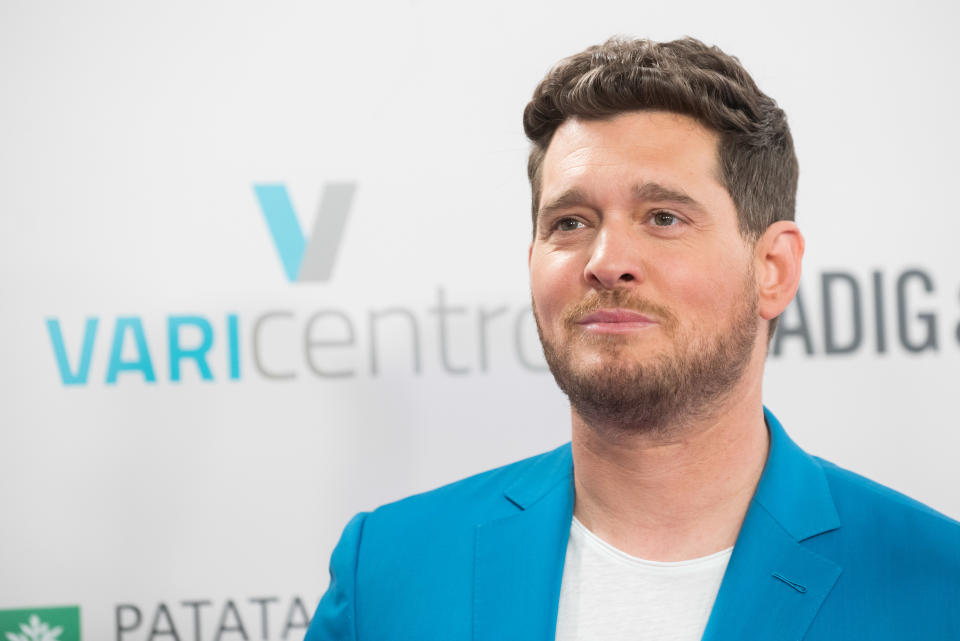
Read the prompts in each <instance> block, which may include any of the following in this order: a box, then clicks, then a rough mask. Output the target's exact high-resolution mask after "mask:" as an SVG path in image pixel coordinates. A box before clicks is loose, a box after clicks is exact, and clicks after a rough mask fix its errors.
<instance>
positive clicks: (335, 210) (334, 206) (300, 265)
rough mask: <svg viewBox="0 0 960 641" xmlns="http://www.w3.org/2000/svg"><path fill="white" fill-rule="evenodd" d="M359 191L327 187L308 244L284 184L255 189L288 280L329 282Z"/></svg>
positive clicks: (343, 186)
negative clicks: (341, 239)
mask: <svg viewBox="0 0 960 641" xmlns="http://www.w3.org/2000/svg"><path fill="white" fill-rule="evenodd" d="M356 188H357V186H356V184H355V183H327V184H325V185H324V186H323V196H322V197H321V198H320V208H319V209H318V210H317V217H316V220H315V221H314V223H313V232H312V233H311V235H310V242H309V244H308V243H307V241H306V238H305V237H304V235H303V231H302V230H301V229H300V223H299V222H297V214H296V212H294V210H293V205H292V204H291V202H290V197H289V196H288V195H287V188H286V187H285V186H284V185H283V184H258V185H254V186H253V191H254V192H255V193H256V195H257V200H258V201H259V203H260V210H261V211H262V212H263V217H264V218H265V219H266V221H267V227H268V228H269V229H270V235H271V236H272V237H273V244H274V245H275V246H276V248H277V253H278V254H280V261H281V262H282V263H283V269H284V271H285V272H286V273H287V280H289V281H290V282H301V283H302V282H308V281H312V282H323V281H326V280H329V279H330V276H331V274H332V273H333V266H334V263H335V262H336V259H337V250H338V249H339V248H340V238H341V237H342V236H343V228H344V226H345V225H346V222H347V213H349V211H350V204H351V203H352V202H353V194H354V192H355V191H356Z"/></svg>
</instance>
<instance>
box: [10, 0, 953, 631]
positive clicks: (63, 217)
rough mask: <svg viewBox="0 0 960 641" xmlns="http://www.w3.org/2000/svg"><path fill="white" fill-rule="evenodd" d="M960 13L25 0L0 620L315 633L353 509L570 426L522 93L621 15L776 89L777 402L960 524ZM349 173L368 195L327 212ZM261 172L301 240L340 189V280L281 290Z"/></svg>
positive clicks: (828, 453)
mask: <svg viewBox="0 0 960 641" xmlns="http://www.w3.org/2000/svg"><path fill="white" fill-rule="evenodd" d="M956 24H957V10H956V9H955V8H954V7H953V6H952V5H949V4H948V3H940V2H919V3H914V4H913V5H912V6H911V7H910V8H907V6H906V5H904V4H903V3H896V4H895V3H882V2H881V3H877V2H870V3H867V2H860V3H835V2H833V3H793V4H790V5H783V6H776V5H772V4H771V3H769V2H759V1H758V2H725V3H716V2H707V1H702V2H701V1H693V0H690V1H686V2H682V1H677V2H672V3H637V2H626V1H617V2H613V1H610V2H597V3H594V4H593V5H590V8H589V9H588V8H586V5H584V4H583V3H565V2H557V1H556V0H554V1H552V2H549V3H548V2H530V3H517V2H484V3H471V4H455V3H449V2H439V1H432V0H431V1H427V0H408V1H406V2H377V3H336V4H334V3H315V2H303V3H293V2H280V3H271V4H267V3H256V2H242V3H241V2H167V3H162V4H161V3H155V4H147V3H129V2H86V3H71V2H63V1H60V2H47V3H33V2H13V1H10V0H5V1H4V2H2V3H0V87H2V94H0V95H2V97H3V99H2V101H0V181H2V182H0V185H2V190H0V269H2V271H0V293H2V301H3V303H2V314H0V354H2V360H0V390H2V403H0V457H2V458H0V461H2V465H0V514H2V515H3V518H2V520H0V614H2V611H3V610H11V609H29V608H33V607H37V606H78V607H79V608H80V612H81V619H82V628H83V637H84V638H85V639H87V640H89V641H94V640H96V641H99V640H101V639H102V640H116V641H121V640H124V641H156V640H158V639H166V640H170V639H172V640H173V641H191V640H193V641H221V640H223V641H237V640H243V641H247V640H248V639H251V640H252V639H263V640H265V641H266V640H269V641H281V640H282V641H286V640H287V639H299V638H300V636H301V635H302V633H303V625H305V623H306V616H308V615H309V614H310V613H312V611H313V608H314V607H315V605H316V602H317V599H318V598H319V596H320V595H321V594H322V592H323V590H324V589H325V587H326V584H327V573H326V565H327V561H328V559H329V554H330V552H331V549H332V547H333V544H334V543H335V541H336V539H337V537H338V536H339V533H340V530H341V529H342V527H343V525H344V524H345V523H346V522H347V520H348V519H349V517H350V516H351V515H352V514H354V513H355V512H357V511H359V510H364V509H370V508H373V507H375V506H377V505H379V504H381V503H384V502H386V501H389V500H392V499H395V498H398V497H401V496H404V495H407V494H410V493H413V492H417V491H421V490H425V489H429V488H431V487H434V486H437V485H439V484H442V483H445V482H448V481H451V480H454V479H457V478H461V477H463V476H466V475H468V474H470V473H473V472H477V471H480V470H482V469H486V468H489V467H492V466H495V465H499V464H503V463H506V462H508V461H511V460H515V459H517V458H520V457H523V456H526V455H530V454H533V453H536V452H539V451H542V450H545V449H548V448H551V447H554V446H556V445H557V444H559V443H561V442H563V441H565V440H567V438H568V436H567V433H568V412H567V408H566V406H565V402H564V400H565V399H564V398H563V397H562V395H561V394H560V393H559V392H558V391H557V390H556V389H555V387H554V384H553V382H552V380H551V378H550V376H549V375H548V374H545V373H544V372H543V371H542V360H541V358H542V357H541V356H540V355H539V351H538V348H537V345H536V342H535V340H536V339H535V334H534V331H533V328H532V323H531V322H530V318H529V316H528V315H527V314H526V312H525V310H526V307H527V302H526V301H527V299H528V289H527V275H526V248H527V243H528V241H529V234H530V231H529V224H530V223H529V214H528V211H529V209H528V208H529V204H528V186H527V184H526V178H525V161H526V152H527V143H526V140H525V139H524V137H523V133H522V128H521V125H520V115H521V112H522V109H523V106H524V105H525V103H526V101H527V99H528V97H529V95H530V93H531V92H532V90H533V87H534V86H535V84H536V83H537V81H538V80H539V79H540V77H541V76H542V75H543V73H544V72H545V71H546V70H547V68H548V67H549V66H550V65H551V64H552V63H553V62H554V61H556V60H557V59H559V58H560V57H563V56H565V55H568V54H571V53H573V52H576V51H579V50H581V49H583V48H584V47H586V46H588V45H590V44H594V43H597V42H599V41H602V40H604V39H606V38H607V37H608V36H610V35H613V34H615V33H623V34H629V35H638V36H648V37H652V38H655V39H671V38H674V37H678V36H682V35H687V34H689V35H693V36H695V37H698V38H700V39H702V40H705V41H707V42H710V43H715V44H718V45H720V46H721V47H723V48H724V49H725V50H727V51H728V52H730V53H733V54H734V55H737V56H738V57H740V59H741V60H742V61H743V62H744V64H745V65H746V66H747V68H748V69H749V70H750V71H751V72H752V73H753V74H754V76H755V78H756V79H757V81H758V83H759V84H760V86H761V88H763V89H764V90H765V91H766V92H767V93H769V94H770V95H772V96H773V97H774V98H775V99H777V101H778V102H779V103H780V104H781V105H782V106H783V107H784V109H785V110H786V111H787V113H788V115H789V118H790V122H791V124H792V128H793V132H794V138H795V140H796V145H797V151H798V155H799V158H800V165H801V183H800V193H799V206H798V221H799V223H800V225H801V227H802V229H803V230H804V232H805V234H806V237H807V243H808V245H807V247H808V252H807V258H806V262H805V276H804V284H803V296H804V300H803V302H804V312H805V316H806V321H807V327H808V329H809V333H810V339H811V348H812V352H813V353H812V354H807V353H806V352H805V349H804V341H803V339H802V338H800V337H799V336H787V337H785V338H784V341H783V343H782V346H781V347H782V353H781V354H780V355H779V356H775V357H771V360H770V363H769V365H768V374H767V381H766V402H767V404H768V406H770V407H771V408H772V409H773V410H774V412H775V413H777V414H778V416H779V417H780V419H781V420H782V421H783V422H784V424H785V425H786V427H787V428H788V430H789V431H790V433H791V434H792V436H793V437H794V439H795V440H797V441H798V442H799V443H800V444H801V445H802V446H804V447H805V448H807V449H808V450H810V451H812V452H814V453H817V454H819V455H821V456H824V457H826V458H828V459H831V460H833V461H835V462H836V463H838V464H840V465H842V466H844V467H849V468H851V469H854V470H856V471H858V472H860V473H862V474H865V475H867V476H870V477H872V478H874V479H876V480H878V481H880V482H882V483H884V484H887V485H890V486H892V487H893V488H895V489H898V490H900V491H903V492H906V493H908V494H910V495H912V496H914V497H916V498H918V499H920V500H922V501H924V502H926V503H928V504H930V505H931V506H933V507H935V508H937V509H939V510H941V511H943V512H945V513H946V514H948V515H950V516H952V517H954V518H957V517H960V493H958V491H957V487H958V483H960V472H958V471H957V467H956V463H955V461H956V452H957V451H958V448H960V420H958V418H957V409H956V398H957V393H958V380H960V335H958V334H960V327H958V325H960V257H958V252H957V240H958V238H960V217H958V216H957V213H956V212H955V196H954V194H953V191H954V189H955V185H956V174H957V172H958V169H960V162H958V160H957V153H956V149H957V148H958V146H960V121H958V119H957V118H956V116H955V114H956V113H957V112H958V110H960V91H958V86H960V83H958V81H957V74H956V69H957V64H958V62H960V45H958V44H957V42H958V41H957V39H956V38H955V33H954V32H955V26H956ZM330 183H350V184H353V185H354V186H355V192H354V196H353V199H352V201H350V202H349V206H348V207H342V208H341V209H340V210H338V212H339V213H338V212H331V210H330V209H329V208H328V209H322V208H321V209H320V215H318V208H319V207H320V203H321V199H322V196H323V194H324V193H325V185H328V184H330ZM255 185H272V186H273V187H274V188H279V186H280V185H282V186H283V187H284V188H285V190H286V191H285V193H286V194H287V195H288V196H289V201H290V204H291V206H292V208H293V210H294V211H295V213H296V217H297V220H299V226H300V227H301V228H302V230H303V232H302V233H303V234H304V235H305V236H306V237H307V239H309V238H310V237H311V233H312V230H313V229H314V227H315V225H324V226H329V227H330V228H331V229H332V228H334V227H335V226H336V225H335V221H336V218H337V216H338V215H339V216H341V217H343V215H345V218H344V227H343V234H342V237H341V238H340V242H339V244H336V243H335V245H336V246H335V247H332V246H331V247H326V248H320V249H323V250H324V251H325V252H327V253H326V255H327V256H328V257H333V258H335V261H334V263H333V272H332V276H331V278H329V279H328V280H326V281H323V282H290V281H289V280H288V278H287V275H286V274H285V272H284V266H283V263H282V262H281V255H280V253H278V250H277V246H276V245H275V243H274V240H273V238H272V237H271V234H270V232H269V230H268V226H267V223H266V219H265V215H264V212H263V210H262V209H261V206H260V203H259V202H258V199H257V197H256V194H255V191H254V186H255ZM328 189H330V188H329V187H328ZM279 193H283V192H279ZM325 229H326V228H321V233H320V234H319V235H320V236H321V237H324V238H326V237H328V236H327V234H326V232H325ZM294 235H295V234H294ZM333 235H334V236H335V234H333ZM317 247H318V246H314V245H308V253H309V250H310V249H316V248H317ZM320 249H316V251H320ZM333 249H336V250H337V251H336V255H335V256H333V253H332V252H333ZM289 251H290V250H289V248H288V249H287V252H288V253H289ZM835 272H842V273H844V274H847V275H848V276H849V278H833V280H832V281H831V282H832V283H833V284H832V285H830V286H829V287H830V289H829V292H830V294H831V296H832V298H831V301H832V303H831V315H830V317H829V319H826V320H825V318H824V315H823V312H822V309H823V302H822V295H823V290H824V286H823V279H822V277H823V275H824V274H825V273H835ZM875 272H877V273H879V274H880V276H879V280H880V281H881V287H880V288H879V291H880V292H881V294H880V296H879V302H878V296H877V294H876V291H875V289H874V278H875V277H874V273H875ZM905 273H906V274H907V275H906V276H903V278H902V281H900V287H899V290H900V293H899V298H898V279H900V278H901V276H902V275H903V274H905ZM828 279H829V276H828ZM851 282H853V283H855V284H856V285H857V288H858V290H859V305H860V308H861V314H860V317H861V323H862V327H863V330H862V335H861V339H860V342H859V345H855V344H854V343H855V340H854V339H855V338H856V336H855V331H854V328H853V323H854V321H855V313H854V310H855V304H854V298H853V294H852V286H851ZM927 290H931V291H927ZM440 297H442V298H443V301H442V302H441V301H440ZM898 301H902V302H900V303H898ZM898 304H899V305H900V307H902V309H903V314H902V315H903V319H902V320H903V322H902V323H901V322H900V319H899V318H898V309H899V307H898ZM878 307H879V309H880V310H881V313H880V316H881V317H882V319H883V323H882V324H883V326H884V331H883V332H878V330H877V322H876V318H877V315H878V312H877V309H878ZM318 313H319V314H321V315H320V316H319V318H316V319H314V320H311V318H312V317H313V316H314V315H315V314H318ZM931 317H932V318H933V319H934V320H932V321H931V320H929V319H930V318H931ZM89 319H95V322H96V326H95V331H93V330H91V329H90V328H91V327H92V326H93V322H92V321H90V322H88V320H89ZM230 319H233V320H230ZM798 319H799V316H798V310H797V309H796V308H794V309H792V310H790V312H789V313H788V315H787V318H786V319H785V320H784V324H785V326H796V325H797V323H798V322H799V320H798ZM258 321H259V323H258ZM177 323H180V324H181V327H180V329H179V330H174V331H171V325H176V324H177ZM931 323H934V324H935V327H934V330H935V331H934V332H933V333H932V334H929V335H928V332H927V330H928V329H929V327H930V324H931ZM828 325H829V328H828V327H827V326H828ZM901 325H903V331H904V333H905V337H904V338H901V337H900V326H901ZM231 328H233V329H231ZM85 329H86V330H88V331H87V332H86V333H85ZM828 331H831V332H832V336H833V340H834V343H835V348H843V346H844V345H852V347H851V350H850V351H849V352H846V353H827V349H826V338H825V333H826V332H828ZM414 332H416V337H417V338H416V341H415V340H414V338H413V336H414ZM171 335H172V338H171ZM305 335H306V336H308V337H307V338H305ZM118 336H119V338H117V337H118ZM141 336H142V343H138V341H137V338H138V337H141ZM878 336H882V337H883V339H882V342H883V349H882V350H881V348H879V347H878ZM931 336H932V337H933V338H931ZM85 337H86V340H87V341H88V343H89V368H88V369H86V370H85V369H84V367H83V362H82V361H83V359H82V353H83V348H84V341H85ZM207 339H209V345H206V344H205V341H206V340H207ZM58 340H59V341H60V342H61V343H62V346H63V354H62V355H61V357H60V358H58V356H57V343H58ZM171 341H172V342H173V343H174V346H173V351H174V352H175V353H176V350H177V349H179V350H180V351H183V352H187V356H186V357H185V358H180V359H174V361H176V362H178V363H179V364H180V373H179V376H176V375H174V374H173V373H172V372H171V365H172V362H171V357H170V354H171ZM306 341H309V342H312V343H315V344H314V345H312V346H308V345H306V344H305V342H306ZM324 341H326V342H325V343H324ZM905 343H906V344H907V345H913V346H914V349H917V348H918V347H924V346H926V347H925V348H923V349H922V350H921V351H911V350H910V349H909V348H908V347H906V346H905ZM178 346H179V347H178ZM206 347H208V348H209V349H208V350H207V351H205V352H204V351H203V349H204V348H206ZM196 349H201V352H202V354H201V356H199V357H197V358H191V357H190V350H196ZM194 356H196V352H194ZM418 359H419V372H417V371H416V370H417V369H418V368H417V360H418ZM373 361H375V366H374V364H373ZM111 363H112V369H113V370H114V372H113V373H114V374H115V376H114V377H113V378H115V380H114V382H112V383H110V382H107V381H108V378H110V374H111ZM201 363H203V364H206V366H207V368H208V369H209V376H208V377H207V378H206V379H205V378H204V376H203V374H204V371H203V367H202V366H201ZM314 368H316V369H319V370H320V371H321V372H325V373H326V374H331V373H338V374H340V376H339V377H331V376H321V375H318V374H316V373H315V372H314ZM84 372H85V374H84ZM151 374H152V376H151ZM276 375H284V376H286V378H271V377H270V376H276ZM65 379H66V380H68V381H69V380H74V381H75V382H74V383H70V384H67V383H65V382H64V381H65ZM150 379H152V380H150ZM304 612H306V613H307V614H304ZM0 632H2V630H0ZM68 636H69V634H66V635H65V636H62V637H61V638H60V641H72V639H69V638H67V637H68Z"/></svg>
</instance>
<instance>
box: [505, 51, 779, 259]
mask: <svg viewBox="0 0 960 641" xmlns="http://www.w3.org/2000/svg"><path fill="white" fill-rule="evenodd" d="M638 110H663V111H671V112H675V113H680V114H684V115H687V116H690V117H692V118H695V119H697V120H698V121H700V122H701V123H702V124H703V125H705V126H706V127H708V128H709V129H711V130H713V131H715V132H717V134H718V135H719V144H718V149H717V157H718V165H719V168H720V174H721V175H720V178H721V180H722V182H723V184H724V186H725V187H726V189H727V191H728V192H729V193H730V196H731V198H732V199H733V203H734V205H735V206H736V208H737V215H738V221H739V228H740V233H741V234H742V235H743V236H744V237H745V238H749V239H752V240H756V239H757V238H759V237H760V236H761V235H762V234H763V232H764V231H765V230H766V229H767V227H769V226H770V225H771V224H773V223H774V222H776V221H778V220H793V217H794V207H795V204H796V194H797V174H798V167H797V158H796V155H795V154H794V151H793V139H792V138H791V136H790V128H789V127H788V126H787V117H786V114H784V113H783V110H782V109H780V108H779V107H777V103H776V102H774V101H773V99H771V98H770V97H769V96H767V95H766V94H764V93H763V92H761V91H760V89H758V88H757V85H756V83H755V82H754V81H753V79H752V78H751V77H750V74H748V73H747V71H746V69H744V68H743V66H742V65H741V64H740V61H739V60H737V59H736V58H734V57H733V56H729V55H727V54H725V53H724V52H723V51H721V50H720V49H718V48H717V47H708V46H707V45H705V44H704V43H702V42H700V41H699V40H695V39H693V38H683V39H681V40H674V41H672V42H653V41H650V40H628V39H623V38H611V39H610V40H608V41H607V42H605V43H603V44H602V45H597V46H593V47H590V48H588V49H586V50H585V51H583V52H581V53H578V54H575V55H573V56H570V57H569V58H565V59H563V60H561V61H560V62H558V63H557V64H556V65H555V66H554V67H553V68H552V69H551V70H550V71H549V72H548V73H547V75H546V77H544V79H543V80H542V81H541V82H540V84H539V85H537V88H536V90H535V91H534V92H533V98H532V99H531V100H530V102H529V103H528V104H527V107H526V109H524V111H523V128H524V130H525V131H526V134H527V137H528V138H530V140H531V141H532V142H533V146H532V148H531V150H530V157H529V160H528V163H527V174H528V176H529V178H530V187H531V189H532V191H533V201H532V202H533V226H534V233H536V225H537V210H538V209H539V207H540V191H541V187H542V184H541V178H542V169H543V159H544V156H545V155H546V153H547V147H549V146H550V140H551V139H552V138H553V134H554V132H555V131H556V130H557V128H558V127H559V126H560V125H561V124H562V123H563V122H564V121H565V120H567V119H568V118H572V117H578V118H583V119H587V120H596V119H605V118H610V117H613V116H615V115H617V114H620V113H623V112H627V111H638Z"/></svg>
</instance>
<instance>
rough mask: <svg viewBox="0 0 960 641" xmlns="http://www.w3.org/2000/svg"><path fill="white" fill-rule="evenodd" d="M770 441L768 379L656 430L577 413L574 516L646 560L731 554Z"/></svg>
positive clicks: (746, 384) (743, 382)
mask: <svg viewBox="0 0 960 641" xmlns="http://www.w3.org/2000/svg"><path fill="white" fill-rule="evenodd" d="M751 380H752V381H753V382H752V383H751V382H750V381H751ZM768 438H769V437H768V434H767V429H766V424H765V422H764V419H763V408H762V405H761V400H760V377H752V376H750V375H749V372H748V375H747V376H744V379H743V380H741V382H740V384H739V385H738V386H737V389H734V390H731V394H729V395H728V396H727V398H726V399H725V400H724V401H723V402H722V403H720V404H719V405H718V406H717V407H716V408H712V409H711V410H710V411H709V412H700V413H699V415H698V416H697V417H696V418H692V419H687V420H685V421H684V422H683V423H682V424H678V425H674V426H671V427H670V429H666V430H661V431H658V432H656V433H653V434H648V433H644V432H642V431H636V432H631V431H630V430H625V429H617V430H611V429H606V428H604V427H602V426H594V425H590V424H588V423H586V422H585V421H584V420H583V419H582V418H581V417H580V416H579V415H578V414H577V413H576V412H575V411H574V412H573V441H572V448H573V462H574V471H575V473H574V483H575V491H576V502H575V507H574V515H575V516H576V517H577V518H578V519H579V520H580V521H581V522H582V523H583V524H584V525H585V526H586V527H587V528H588V529H590V530H591V531H592V532H593V533H594V534H596V535H597V536H599V537H600V538H602V539H604V540H605V541H607V542H608V543H610V544H611V545H613V546H614V547H617V548H618V549H620V550H622V551H624V552H626V553H628V554H631V555H633V556H638V557H641V558H645V559H650V560H658V561H679V560H685V559H691V558H697V557H701V556H706V555H708V554H712V553H714V552H718V551H720V550H723V549H726V548H728V547H730V546H732V545H733V544H734V542H735V541H736V537H737V534H738V533H739V531H740V525H741V523H742V522H743V517H744V515H745V514H746V511H747V507H748V506H749V504H750V499H751V498H752V496H753V492H754V490H755V489H756V486H757V482H758V481H759V480H760V475H761V473H762V472H763V466H764V464H765V462H766V459H767V450H768V448H769V443H768Z"/></svg>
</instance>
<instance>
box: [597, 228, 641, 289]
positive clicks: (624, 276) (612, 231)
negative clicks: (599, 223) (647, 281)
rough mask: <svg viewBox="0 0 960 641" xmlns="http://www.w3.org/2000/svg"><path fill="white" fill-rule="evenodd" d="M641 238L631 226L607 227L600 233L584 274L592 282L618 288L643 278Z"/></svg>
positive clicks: (599, 286)
mask: <svg viewBox="0 0 960 641" xmlns="http://www.w3.org/2000/svg"><path fill="white" fill-rule="evenodd" d="M639 245H640V243H639V239H637V238H635V237H633V234H631V233H630V230H628V229H619V228H614V227H605V228H604V229H602V230H601V231H600V233H598V234H597V236H596V238H595V240H594V244H593V248H592V253H591V255H590V260H588V261H587V265H586V267H585V268H584V270H583V276H584V278H585V279H586V281H587V282H588V283H589V284H590V285H591V286H592V287H596V288H601V289H614V288H616V287H622V286H623V285H624V284H626V283H633V284H637V283H639V282H641V281H642V280H643V276H644V273H643V262H642V260H641V252H640V247H639Z"/></svg>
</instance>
